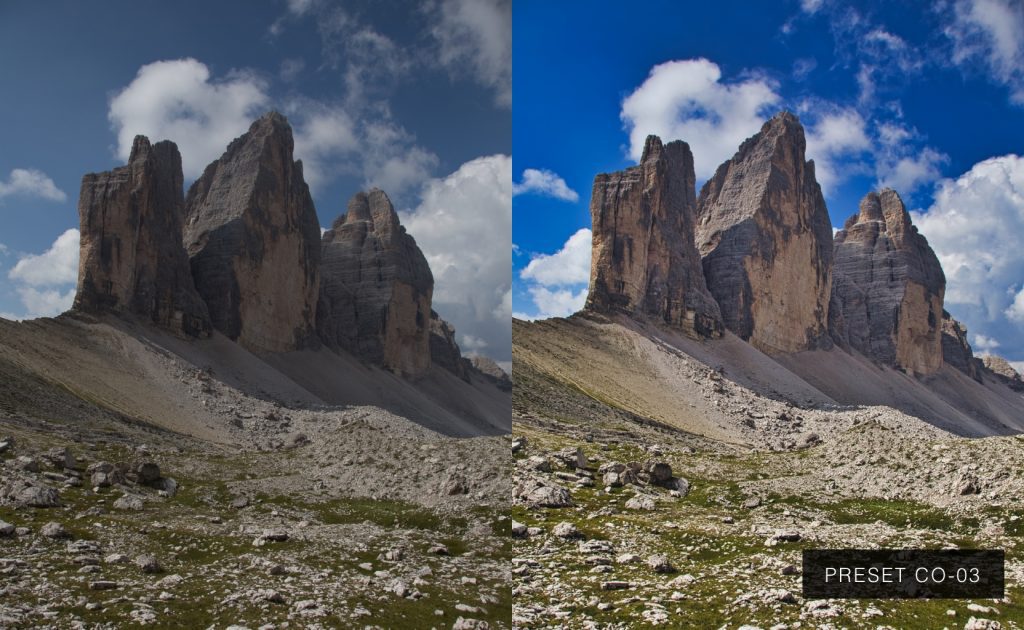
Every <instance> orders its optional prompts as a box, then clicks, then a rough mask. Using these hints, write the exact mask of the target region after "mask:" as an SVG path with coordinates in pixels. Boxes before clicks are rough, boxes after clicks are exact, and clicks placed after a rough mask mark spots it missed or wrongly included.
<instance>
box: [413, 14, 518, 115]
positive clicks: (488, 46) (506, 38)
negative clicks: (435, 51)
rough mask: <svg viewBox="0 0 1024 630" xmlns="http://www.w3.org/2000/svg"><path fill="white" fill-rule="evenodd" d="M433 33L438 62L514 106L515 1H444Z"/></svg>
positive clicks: (499, 102)
mask: <svg viewBox="0 0 1024 630" xmlns="http://www.w3.org/2000/svg"><path fill="white" fill-rule="evenodd" d="M434 7H435V23H434V26H433V28H432V31H431V32H432V34H433V36H434V38H435V40H436V41H437V43H438V46H439V55H438V59H439V61H440V63H441V65H442V66H444V67H446V68H448V70H449V71H450V72H451V73H452V74H453V75H455V76H459V75H468V76H471V77H473V78H474V79H475V80H476V81H477V82H478V83H480V84H481V85H483V86H485V87H487V88H490V89H491V90H492V91H493V92H494V98H495V101H496V102H497V103H498V104H499V105H501V106H503V107H511V106H512V2H511V0H441V2H439V3H437V4H436V5H434Z"/></svg>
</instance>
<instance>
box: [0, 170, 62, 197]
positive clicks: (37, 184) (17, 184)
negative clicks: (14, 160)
mask: <svg viewBox="0 0 1024 630" xmlns="http://www.w3.org/2000/svg"><path fill="white" fill-rule="evenodd" d="M14 195H20V196H24V197H39V198H40V199H48V200H50V201H65V200H66V199H67V198H68V196H67V195H65V194H64V191H63V190H61V189H60V188H57V184H55V183H53V180H52V179H50V178H49V176H47V174H46V173H44V172H42V171H37V170H35V169H31V168H16V169H14V170H13V171H11V174H10V175H8V177H7V181H6V182H4V181H0V200H2V199H3V198H4V197H12V196H14Z"/></svg>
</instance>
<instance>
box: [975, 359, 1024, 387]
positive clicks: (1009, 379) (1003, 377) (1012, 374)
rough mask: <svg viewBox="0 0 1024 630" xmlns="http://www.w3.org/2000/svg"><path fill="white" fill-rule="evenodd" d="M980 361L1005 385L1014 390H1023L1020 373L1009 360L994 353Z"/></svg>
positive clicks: (1022, 380) (1023, 382)
mask: <svg viewBox="0 0 1024 630" xmlns="http://www.w3.org/2000/svg"><path fill="white" fill-rule="evenodd" d="M981 361H982V364H983V365H984V366H985V368H986V369H987V370H988V371H989V372H990V373H992V374H993V375H994V376H995V377H996V378H997V379H999V380H1000V381H1001V382H1003V383H1004V384H1006V386H1007V387H1009V388H1010V389H1012V390H1013V391H1015V392H1024V378H1021V375H1020V373H1019V372H1017V370H1016V369H1014V367H1013V366H1012V365H1010V362H1009V361H1007V360H1006V359H1004V358H1003V357H997V356H995V355H986V356H984V357H982V358H981Z"/></svg>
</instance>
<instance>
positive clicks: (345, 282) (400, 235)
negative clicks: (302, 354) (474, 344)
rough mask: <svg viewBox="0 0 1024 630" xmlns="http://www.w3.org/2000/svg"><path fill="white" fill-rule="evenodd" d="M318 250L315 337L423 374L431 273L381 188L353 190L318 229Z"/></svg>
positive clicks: (427, 346) (376, 361)
mask: <svg viewBox="0 0 1024 630" xmlns="http://www.w3.org/2000/svg"><path fill="white" fill-rule="evenodd" d="M322 258H323V263H322V267H321V280H320V303H319V306H318V307H317V308H318V311H317V330H318V331H319V332H320V337H321V339H323V340H324V342H325V343H326V344H327V345H328V346H331V347H340V348H344V349H345V350H348V351H349V352H351V353H352V354H355V355H356V356H359V357H362V358H364V359H366V360H367V361H369V362H371V363H374V364H377V365H383V366H384V367H387V368H389V369H391V370H392V371H394V372H396V373H398V374H403V375H406V376H418V375H420V374H423V373H424V372H425V371H426V370H427V369H428V368H429V367H430V363H431V352H430V334H431V327H430V320H431V314H432V311H431V310H430V300H431V296H432V294H433V291H434V277H433V276H432V275H431V273H430V266H429V265H428V264H427V259H426V258H425V257H424V256H423V252H421V251H420V248H419V247H417V245H416V241H415V240H414V239H413V238H412V237H411V236H410V235H409V234H407V233H406V231H405V228H404V227H402V226H401V224H400V223H399V220H398V214H397V213H396V212H395V208H394V206H392V204H391V200H390V199H388V196H387V195H386V194H385V193H384V192H383V191H381V190H377V189H373V190H371V191H370V192H369V193H368V194H367V193H358V194H357V195H355V196H354V197H352V199H351V200H350V201H349V202H348V212H346V213H345V214H344V215H342V216H340V217H338V219H336V220H335V221H334V224H333V226H332V227H331V229H330V230H327V232H325V233H324V235H323V244H322ZM460 358H461V357H460Z"/></svg>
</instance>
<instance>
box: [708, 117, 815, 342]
mask: <svg viewBox="0 0 1024 630" xmlns="http://www.w3.org/2000/svg"><path fill="white" fill-rule="evenodd" d="M805 147H806V142H805V140H804V130H803V127H802V126H801V125H800V121H799V120H797V118H796V116H794V115H793V114H791V113H789V112H782V113H780V114H777V115H776V116H775V117H774V118H772V119H771V120H769V121H768V122H766V123H765V124H764V126H762V127H761V131H760V132H759V133H758V134H756V135H755V136H753V137H751V138H749V139H747V140H746V141H745V142H744V143H743V144H742V145H740V148H739V151H737V152H736V155H734V156H733V157H732V159H730V160H729V161H727V162H725V163H724V164H722V165H721V166H719V167H718V170H717V171H716V172H715V175H714V177H712V178H711V179H710V180H708V181H707V183H705V184H704V187H703V188H702V189H701V192H700V199H699V200H698V202H697V247H698V249H699V251H700V255H701V257H702V259H703V264H704V275H705V278H706V279H707V285H708V289H710V291H711V294H712V295H713V296H714V297H715V299H716V300H717V301H718V304H719V306H720V307H721V312H722V318H723V320H724V321H725V326H726V327H727V328H728V329H729V330H731V331H733V332H734V333H736V334H737V335H738V336H739V337H741V338H743V339H745V340H747V341H749V342H750V343H751V344H752V345H754V346H755V347H756V348H758V349H759V350H761V351H763V352H766V353H769V354H780V353H790V352H799V351H802V350H810V349H815V348H827V347H830V346H831V339H830V337H829V335H828V311H829V299H830V294H831V283H832V278H831V268H832V225H831V221H830V220H829V216H828V209H827V208H826V207H825V199H824V198H823V197H822V194H821V187H820V186H818V182H817V181H816V180H815V177H814V163H813V162H810V161H805V160H804V150H805Z"/></svg>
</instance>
